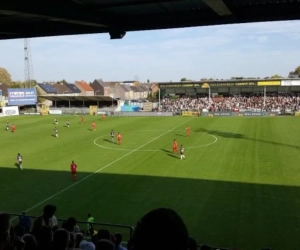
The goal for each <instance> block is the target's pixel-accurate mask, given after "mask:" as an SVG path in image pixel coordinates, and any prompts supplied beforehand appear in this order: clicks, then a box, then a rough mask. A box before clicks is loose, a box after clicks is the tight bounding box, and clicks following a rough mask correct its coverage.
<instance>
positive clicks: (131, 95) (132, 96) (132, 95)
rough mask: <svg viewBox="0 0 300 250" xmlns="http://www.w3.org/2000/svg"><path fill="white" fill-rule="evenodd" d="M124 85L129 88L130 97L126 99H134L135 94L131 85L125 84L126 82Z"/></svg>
mask: <svg viewBox="0 0 300 250" xmlns="http://www.w3.org/2000/svg"><path fill="white" fill-rule="evenodd" d="M122 86H124V88H126V89H127V90H128V99H126V100H134V94H133V90H132V88H130V86H128V85H125V84H124V85H122Z"/></svg>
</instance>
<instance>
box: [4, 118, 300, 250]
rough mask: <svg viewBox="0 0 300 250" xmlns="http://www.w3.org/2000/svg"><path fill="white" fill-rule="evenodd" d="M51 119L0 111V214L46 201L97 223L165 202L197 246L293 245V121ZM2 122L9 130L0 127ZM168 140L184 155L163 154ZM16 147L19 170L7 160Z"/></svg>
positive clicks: (297, 210)
mask: <svg viewBox="0 0 300 250" xmlns="http://www.w3.org/2000/svg"><path fill="white" fill-rule="evenodd" d="M54 118H55V117H54V116H19V117H9V118H1V120H0V121H1V124H2V125H1V128H2V129H1V130H0V150H1V151H0V152H1V153H0V197H1V203H0V211H9V212H16V213H19V212H21V211H24V210H29V211H28V214H31V215H39V214H40V213H41V210H42V207H43V206H44V205H45V204H47V203H51V204H55V205H57V207H58V210H57V213H56V215H57V217H59V218H65V217H68V216H75V217H76V218H77V219H78V220H86V216H87V213H88V212H90V213H92V214H93V215H94V217H95V220H96V221H99V222H110V223H117V224H129V225H135V223H136V221H137V220H138V219H139V218H140V217H141V216H142V215H143V214H144V213H146V212H147V211H149V210H151V209H153V208H157V207H170V208H173V209H175V210H176V211H177V212H178V213H179V214H180V215H181V216H182V217H183V219H184V221H185V222H186V224H187V226H188V228H189V231H190V234H191V235H192V236H194V237H195V238H196V239H197V240H198V241H199V243H208V244H213V245H216V246H222V247H238V248H242V249H246V250H248V249H249V250H250V249H260V248H261V247H273V248H274V249H295V248H296V247H297V248H298V247H299V240H298V239H299V229H300V227H299V222H300V188H299V184H300V169H299V158H300V157H299V155H300V154H299V152H300V133H299V129H300V120H299V119H297V118H295V117H289V118H282V117H269V118H244V117H230V118H211V117H209V118H198V117H196V118H189V117H168V118H167V117H166V118H111V117H108V118H107V119H106V120H105V121H102V120H101V119H100V117H93V116H86V117H85V124H84V125H82V124H80V116H59V117H58V120H59V124H58V128H59V138H55V137H53V129H54V125H53V120H54ZM68 119H70V122H71V126H70V128H67V127H65V125H66V121H67V120H68ZM94 119H95V121H96V123H97V129H96V131H95V132H93V131H91V123H92V121H93V120H94ZM7 120H8V121H9V122H10V123H13V122H14V123H15V124H16V128H17V131H16V133H15V134H13V133H11V132H10V131H9V132H7V131H5V122H6V121H7ZM186 125H190V127H191V137H190V138H186V137H185V127H186ZM111 129H114V130H115V132H121V133H122V135H123V145H122V146H118V145H114V144H112V143H111V142H110V141H109V139H110V136H109V132H110V130H111ZM173 139H177V141H178V143H179V144H183V145H184V147H185V149H186V152H185V155H186V159H185V160H182V161H181V160H180V159H179V157H178V156H174V155H173V154H172V153H171V152H170V151H171V150H172V141H173ZM17 153H21V154H22V155H23V161H24V162H23V168H24V171H21V170H19V169H18V168H17V167H15V165H14V164H15V162H16V160H15V159H16V155H17ZM72 160H74V161H75V162H76V163H77V164H78V178H79V179H78V181H77V182H76V183H75V184H74V181H73V180H72V179H71V174H70V169H69V166H70V163H71V161H72Z"/></svg>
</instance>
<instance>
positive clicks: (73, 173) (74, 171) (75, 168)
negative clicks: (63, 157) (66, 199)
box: [70, 161, 77, 181]
mask: <svg viewBox="0 0 300 250" xmlns="http://www.w3.org/2000/svg"><path fill="white" fill-rule="evenodd" d="M70 168H71V173H72V179H73V180H74V181H76V180H77V165H76V164H75V162H74V161H72V163H71V166H70Z"/></svg>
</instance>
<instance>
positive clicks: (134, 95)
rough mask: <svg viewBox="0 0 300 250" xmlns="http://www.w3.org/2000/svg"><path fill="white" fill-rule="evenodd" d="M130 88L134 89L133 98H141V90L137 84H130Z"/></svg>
mask: <svg viewBox="0 0 300 250" xmlns="http://www.w3.org/2000/svg"><path fill="white" fill-rule="evenodd" d="M130 88H131V89H132V91H133V100H138V99H141V96H140V91H139V90H138V88H137V87H136V86H130Z"/></svg>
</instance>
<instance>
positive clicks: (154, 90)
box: [150, 83, 159, 94]
mask: <svg viewBox="0 0 300 250" xmlns="http://www.w3.org/2000/svg"><path fill="white" fill-rule="evenodd" d="M150 89H151V92H152V94H154V93H156V92H157V91H158V90H159V86H158V84H157V83H152V86H151V87H150Z"/></svg>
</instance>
